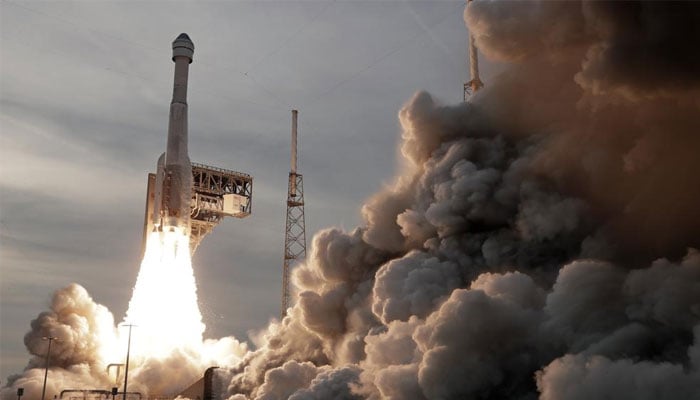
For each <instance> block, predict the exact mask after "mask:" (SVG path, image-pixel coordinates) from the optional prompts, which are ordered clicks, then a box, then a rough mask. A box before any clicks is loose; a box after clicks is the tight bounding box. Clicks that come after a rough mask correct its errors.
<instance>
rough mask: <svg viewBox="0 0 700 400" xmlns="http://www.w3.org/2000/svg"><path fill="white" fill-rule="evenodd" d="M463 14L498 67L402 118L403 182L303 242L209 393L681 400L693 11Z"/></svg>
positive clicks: (693, 328)
mask: <svg viewBox="0 0 700 400" xmlns="http://www.w3.org/2000/svg"><path fill="white" fill-rule="evenodd" d="M465 20H466V22H467V25H468V27H469V28H470V30H471V32H472V34H473V35H474V36H475V37H476V41H477V44H478V45H479V46H480V48H481V50H482V51H483V53H484V54H485V55H486V56H487V57H491V58H494V59H497V60H500V61H505V62H508V63H509V65H510V68H509V69H508V70H506V71H505V72H504V73H503V74H501V75H500V76H498V77H497V78H493V79H492V80H489V81H488V82H486V87H485V88H484V89H482V90H481V91H480V92H478V93H477V94H476V95H474V96H473V97H472V99H471V100H470V101H469V102H468V103H464V104H459V105H456V106H447V105H441V104H439V102H437V101H436V100H435V99H434V98H432V97H431V96H430V95H429V94H427V93H424V92H419V93H417V94H416V95H415V96H414V97H413V98H412V99H411V100H410V101H409V102H408V103H407V104H406V105H405V106H404V108H403V109H402V110H401V111H400V113H399V120H400V122H401V125H402V128H403V133H402V146H401V150H402V155H403V157H404V158H405V159H406V161H407V162H406V163H405V165H406V166H405V169H404V170H403V171H402V173H401V174H400V176H398V177H397V178H396V180H395V182H394V183H393V184H392V185H390V186H389V187H387V188H386V189H385V190H383V191H381V192H380V193H377V194H376V195H375V196H373V197H372V198H370V199H369V200H368V201H367V203H366V204H365V205H364V207H363V215H364V221H365V224H364V226H362V227H359V228H357V229H355V230H353V231H351V232H343V231H341V230H338V229H327V230H324V231H321V232H319V233H317V234H316V235H315V237H314V239H313V243H312V246H311V252H310V254H309V257H308V260H307V262H306V263H305V264H304V265H302V266H300V267H299V268H297V269H296V270H295V271H294V276H293V278H294V283H295V285H296V287H297V289H298V296H297V299H296V304H295V305H294V307H292V308H290V309H289V310H288V311H289V312H288V316H287V317H286V318H284V320H282V321H276V322H273V323H272V324H271V325H270V326H269V327H268V328H267V329H266V330H264V331H263V332H261V333H260V334H259V336H258V337H257V338H256V341H257V344H258V349H257V350H255V351H254V352H249V353H247V354H245V355H244V356H243V359H242V361H241V362H239V363H238V364H237V365H236V366H235V367H233V368H230V369H228V370H227V371H226V374H227V376H228V378H227V384H228V389H227V395H226V396H228V398H229V400H247V399H250V400H252V399H257V400H260V399H265V400H272V399H294V400H302V399H304V400H306V399H329V398H332V399H397V400H398V399H431V400H432V399H463V398H468V399H503V398H507V399H523V400H525V399H536V398H541V399H543V400H560V399H567V400H568V399H574V400H577V399H595V398H615V399H652V398H653V399H690V398H696V397H698V394H699V393H700V252H698V250H696V249H700V207H698V204H700V175H698V171H700V157H698V156H697V154H698V151H699V149H700V135H699V134H698V127H700V116H699V115H700V113H699V112H700V103H698V100H697V99H698V97H697V95H698V93H699V88H700V79H699V75H698V73H697V71H699V70H700V55H699V54H700V53H698V52H697V50H696V49H697V48H700V30H698V29H697V27H698V26H700V5H698V4H697V3H693V2H684V3H673V2H658V3H653V2H597V1H596V2H593V1H568V2H550V1H541V2H539V1H532V2H505V1H487V0H483V1H482V0H475V1H474V2H473V3H470V6H469V7H468V9H467V11H466V12H465ZM67 290H69V291H70V290H78V291H80V290H79V289H75V288H73V289H70V288H69V289H67ZM85 296H86V295H85ZM73 297H76V296H73ZM77 297H78V298H80V297H81V296H77ZM54 303H56V302H54ZM87 303H89V304H87V308H90V309H95V308H94V306H93V305H90V304H92V303H90V302H87ZM84 308H85V306H82V307H78V309H84ZM52 309H53V310H54V312H55V313H57V314H60V313H59V311H58V310H59V309H61V308H60V307H58V306H56V305H54V306H53V308H52ZM89 314H90V315H91V316H92V317H91V318H88V320H89V321H93V320H95V321H97V320H99V318H96V317H95V316H96V315H98V314H99V313H98V312H97V311H91V312H90V313H89ZM52 318H54V319H55V317H52ZM50 319H51V318H49V316H43V317H42V316H40V317H39V319H38V320H37V321H43V320H50ZM58 320H59V321H60V320H62V319H60V318H59V319H58ZM68 325H70V326H75V325H72V324H68ZM88 325H90V324H88ZM93 325H95V326H97V325H100V326H101V324H98V323H97V322H94V321H93V323H92V325H90V326H93ZM40 326H41V322H35V323H34V324H33V331H32V332H33V333H30V334H29V335H28V338H30V339H28V348H29V349H30V351H31V352H33V354H36V355H39V354H41V352H42V351H43V349H42V348H39V347H37V346H40V344H39V342H37V340H36V338H37V337H40V336H41V335H44V334H45V333H43V332H42V331H41V328H40ZM105 326H111V325H110V324H109V323H107V324H106V325H105ZM90 329H97V328H90ZM90 329H86V330H84V331H79V332H91V331H90ZM107 331H109V329H107ZM34 332H36V333H34ZM79 335H82V336H79ZM76 337H80V338H82V339H81V343H82V344H81V346H82V347H81V346H68V345H66V347H63V348H61V353H62V354H64V355H63V356H62V357H63V358H59V359H58V360H65V361H62V362H64V363H65V364H62V366H63V367H64V368H67V369H70V368H82V369H81V371H85V373H89V371H90V370H91V369H90V368H91V365H92V364H91V362H92V361H91V360H93V359H92V358H91V356H89V355H88V354H91V353H90V351H93V350H90V351H87V350H86V352H84V353H81V352H80V351H81V350H80V349H83V348H99V342H98V343H94V342H91V341H90V339H89V337H90V335H89V334H88V333H81V334H78V333H76ZM31 338H34V339H33V340H32V339H31ZM32 343H33V344H32ZM234 347H235V346H234ZM220 351H222V352H226V351H229V352H233V350H226V349H221V350H220ZM76 352H77V353H76ZM183 357H185V355H183ZM68 360H70V361H68ZM39 361H40V359H38V358H37V359H34V360H33V361H32V362H31V363H30V368H29V369H28V370H27V371H26V372H25V374H23V375H22V378H21V379H25V380H26V381H27V382H29V381H32V380H33V381H37V382H38V379H39V378H38V376H37V369H36V368H32V366H35V365H36V364H37V363H38V362H39ZM57 362H59V361H57ZM180 362H182V361H180ZM188 362H189V361H188ZM32 363H34V364H32ZM185 364H186V365H191V363H190V364H187V362H186V363H185ZM171 365H172V364H171ZM76 366H78V367H76ZM162 367H163V366H160V365H159V366H154V367H153V368H152V369H151V370H150V371H160V370H163V369H165V368H162ZM61 371H63V370H60V371H59V370H56V371H54V372H53V373H56V374H57V373H59V372H60V373H63V372H61ZM172 373H173V374H175V373H176V372H172ZM144 376H145V375H144ZM162 381H163V380H160V381H159V380H155V381H147V380H145V379H144V380H143V382H144V383H143V384H142V385H143V386H148V385H157V382H162ZM17 382H18V381H17V380H15V381H13V383H12V385H16V383H17ZM7 393H9V392H7ZM10 397H11V396H9V395H7V394H6V392H3V399H10Z"/></svg>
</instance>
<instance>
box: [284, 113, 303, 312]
mask: <svg viewBox="0 0 700 400" xmlns="http://www.w3.org/2000/svg"><path fill="white" fill-rule="evenodd" d="M298 114H299V112H298V111H297V110H292V158H291V170H290V171H289V188H288V190H287V224H286V229H285V234H284V266H283V269H282V313H281V314H282V318H284V317H285V316H286V315H287V309H288V308H289V307H290V306H291V305H292V304H291V291H290V287H289V272H290V268H291V267H292V265H293V264H295V263H297V262H300V261H302V260H304V258H306V226H305V225H306V222H305V219H304V185H303V179H302V178H303V177H302V175H301V174H298V173H297V116H298Z"/></svg>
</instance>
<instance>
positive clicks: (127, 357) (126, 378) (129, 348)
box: [42, 324, 136, 400]
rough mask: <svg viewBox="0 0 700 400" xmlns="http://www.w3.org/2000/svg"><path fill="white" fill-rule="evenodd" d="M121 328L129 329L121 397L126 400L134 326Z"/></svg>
mask: <svg viewBox="0 0 700 400" xmlns="http://www.w3.org/2000/svg"><path fill="white" fill-rule="evenodd" d="M122 326H128V327H129V341H128V343H127V345H126V368H124V397H122V399H123V400H126V385H127V383H128V382H129V353H130V352H131V328H133V327H135V326H136V325H134V324H123V325H122ZM42 400H43V399H42Z"/></svg>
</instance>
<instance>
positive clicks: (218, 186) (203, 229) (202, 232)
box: [142, 163, 253, 254]
mask: <svg viewBox="0 0 700 400" xmlns="http://www.w3.org/2000/svg"><path fill="white" fill-rule="evenodd" d="M166 179H167V177H166ZM155 182H156V174H153V173H150V174H148V190H147V199H146V215H145V218H144V227H143V229H144V232H143V235H144V236H143V238H144V241H143V249H142V252H143V251H145V245H146V237H147V235H148V233H150V232H151V231H153V223H152V219H151V218H149V216H150V215H152V214H153V203H154V201H155ZM252 207H253V177H251V176H250V175H247V174H244V173H241V172H235V171H231V170H227V169H223V168H218V167H211V166H207V165H204V164H196V163H192V202H191V204H190V223H191V231H190V252H191V253H192V254H194V252H195V250H196V249H197V246H199V244H200V243H201V241H202V239H203V238H204V236H206V235H207V234H209V233H210V232H211V231H212V230H213V229H214V227H215V226H216V225H217V224H218V223H219V222H221V220H222V219H223V218H224V217H236V218H245V217H247V216H249V215H250V212H251V210H252Z"/></svg>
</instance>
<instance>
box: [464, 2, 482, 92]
mask: <svg viewBox="0 0 700 400" xmlns="http://www.w3.org/2000/svg"><path fill="white" fill-rule="evenodd" d="M471 2H472V0H468V1H467V7H469V3H471ZM469 77H470V78H471V80H470V81H469V82H466V83H465V84H464V101H467V99H468V98H469V96H471V95H472V93H476V92H477V91H478V90H479V89H481V88H482V87H484V83H483V82H481V79H479V54H478V51H477V48H476V44H474V36H473V35H472V34H471V31H470V32H469Z"/></svg>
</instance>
